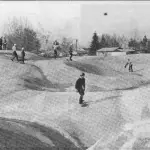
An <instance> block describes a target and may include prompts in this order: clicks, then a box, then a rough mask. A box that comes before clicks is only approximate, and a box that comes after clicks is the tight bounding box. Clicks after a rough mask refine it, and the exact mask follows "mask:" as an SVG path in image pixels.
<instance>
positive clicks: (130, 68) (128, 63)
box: [124, 59, 133, 72]
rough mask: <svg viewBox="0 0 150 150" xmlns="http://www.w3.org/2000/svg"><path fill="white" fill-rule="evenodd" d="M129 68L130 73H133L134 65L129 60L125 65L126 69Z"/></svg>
mask: <svg viewBox="0 0 150 150" xmlns="http://www.w3.org/2000/svg"><path fill="white" fill-rule="evenodd" d="M127 66H129V72H133V64H132V62H131V61H130V59H128V62H127V63H126V64H125V66H124V67H125V68H126V67H127Z"/></svg>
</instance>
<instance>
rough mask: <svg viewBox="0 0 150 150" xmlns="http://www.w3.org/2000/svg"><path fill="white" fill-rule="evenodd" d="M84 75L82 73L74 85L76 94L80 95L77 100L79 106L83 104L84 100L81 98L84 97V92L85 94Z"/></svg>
mask: <svg viewBox="0 0 150 150" xmlns="http://www.w3.org/2000/svg"><path fill="white" fill-rule="evenodd" d="M84 77H85V74H84V73H82V74H81V75H80V78H79V79H78V80H77V81H76V84H75V88H76V90H77V92H78V93H79V94H80V98H79V104H83V102H84V100H83V96H84V92H85V78H84Z"/></svg>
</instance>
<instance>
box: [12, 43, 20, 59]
mask: <svg viewBox="0 0 150 150" xmlns="http://www.w3.org/2000/svg"><path fill="white" fill-rule="evenodd" d="M12 50H13V53H12V55H13V58H12V59H11V60H12V61H13V60H14V59H15V58H16V59H17V61H19V60H18V54H17V52H16V44H14V45H13V47H12Z"/></svg>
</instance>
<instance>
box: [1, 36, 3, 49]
mask: <svg viewBox="0 0 150 150" xmlns="http://www.w3.org/2000/svg"><path fill="white" fill-rule="evenodd" d="M2 45H3V39H2V37H1V38H0V50H2Z"/></svg>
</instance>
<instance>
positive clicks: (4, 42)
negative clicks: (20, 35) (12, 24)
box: [3, 37, 7, 50]
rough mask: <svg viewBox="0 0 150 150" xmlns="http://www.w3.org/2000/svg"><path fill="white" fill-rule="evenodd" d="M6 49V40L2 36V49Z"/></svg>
mask: <svg viewBox="0 0 150 150" xmlns="http://www.w3.org/2000/svg"><path fill="white" fill-rule="evenodd" d="M6 49H7V40H6V38H5V37H4V38H3V50H6Z"/></svg>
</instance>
